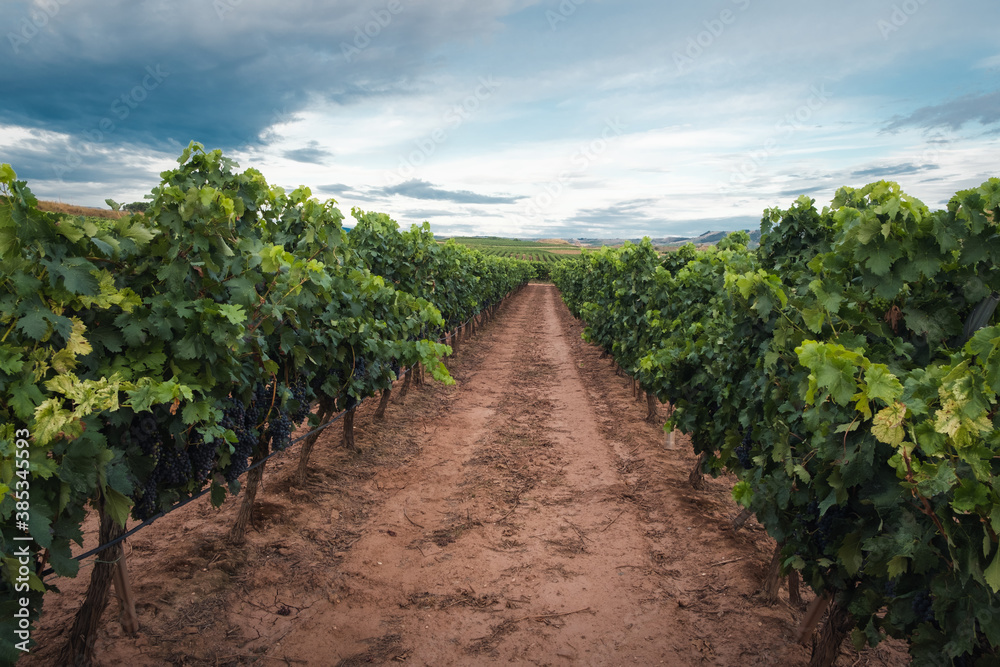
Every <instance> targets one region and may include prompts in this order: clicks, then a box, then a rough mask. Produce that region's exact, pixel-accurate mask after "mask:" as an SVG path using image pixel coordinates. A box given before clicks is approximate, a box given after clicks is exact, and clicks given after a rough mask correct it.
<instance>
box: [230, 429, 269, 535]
mask: <svg viewBox="0 0 1000 667" xmlns="http://www.w3.org/2000/svg"><path fill="white" fill-rule="evenodd" d="M265 438H266V436H263V435H262V436H261V438H260V442H259V444H258V446H257V449H258V452H257V453H256V454H254V457H253V459H252V460H251V462H250V465H251V467H252V466H253V465H255V464H257V463H260V465H259V466H257V467H256V468H254V469H253V470H251V471H250V472H249V473H247V481H246V488H245V489H244V490H243V502H241V503H240V509H239V512H237V514H236V523H234V524H233V527H232V528H231V529H230V530H229V542H230V543H231V544H236V545H240V544H245V543H246V540H247V526H249V525H250V522H251V521H252V520H253V504H254V502H255V501H256V500H257V489H258V488H259V487H260V482H261V480H262V479H264V466H265V465H266V464H265V463H263V461H264V460H265V459H266V458H267V440H266V439H265Z"/></svg>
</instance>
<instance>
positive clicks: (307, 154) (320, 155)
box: [283, 141, 333, 164]
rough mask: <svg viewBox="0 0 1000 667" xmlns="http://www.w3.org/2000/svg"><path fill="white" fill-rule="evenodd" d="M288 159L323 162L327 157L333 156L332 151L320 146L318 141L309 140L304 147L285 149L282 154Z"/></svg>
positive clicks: (313, 162) (312, 162)
mask: <svg viewBox="0 0 1000 667" xmlns="http://www.w3.org/2000/svg"><path fill="white" fill-rule="evenodd" d="M283 155H284V156H285V157H286V158H288V159H289V160H294V161H296V162H305V163H308V164H324V163H325V162H326V161H327V159H328V158H332V157H333V153H331V152H330V151H328V150H326V149H324V148H320V144H319V142H318V141H310V142H309V144H308V145H307V146H305V147H304V148H296V149H294V150H288V151H285V152H284V154H283Z"/></svg>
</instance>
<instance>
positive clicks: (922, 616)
mask: <svg viewBox="0 0 1000 667" xmlns="http://www.w3.org/2000/svg"><path fill="white" fill-rule="evenodd" d="M998 221H1000V179H991V180H989V181H987V182H986V183H984V184H983V185H982V186H980V187H978V188H975V189H971V190H965V191H962V192H959V193H957V194H956V195H955V196H954V197H953V198H952V199H951V201H950V202H949V204H948V206H947V208H945V209H944V210H936V211H931V210H929V209H928V208H927V207H926V206H925V205H924V204H923V203H921V202H920V201H919V200H917V199H915V198H913V197H910V196H908V195H906V194H904V193H903V192H902V191H901V190H900V189H899V186H898V185H896V184H895V183H889V182H878V183H873V184H870V185H868V186H866V187H864V188H860V189H853V188H842V189H841V190H839V191H838V192H837V194H836V197H835V199H834V200H833V202H832V205H831V206H829V207H826V208H824V209H822V210H817V209H816V207H815V205H814V201H813V200H811V199H809V198H808V197H801V198H799V199H798V200H797V201H796V202H795V203H794V204H793V205H792V206H791V207H790V208H789V209H787V210H780V209H770V210H767V211H765V213H764V216H763V220H762V223H761V231H762V237H761V241H760V246H759V247H758V248H754V249H751V248H750V247H749V246H750V239H749V236H748V235H747V234H746V233H744V232H736V233H733V234H730V235H729V236H728V237H727V238H726V239H724V240H722V241H721V242H719V244H718V245H717V246H715V247H713V248H709V249H705V250H697V249H695V248H694V246H692V245H688V246H685V247H683V248H681V249H680V250H679V251H677V252H675V253H668V254H666V255H664V256H662V257H661V256H660V255H659V254H658V253H657V252H656V251H655V250H654V249H653V247H652V245H651V244H650V243H649V242H648V240H644V241H643V242H642V243H641V244H639V245H631V244H627V245H626V246H625V247H624V248H621V249H618V250H612V249H602V250H600V251H597V252H592V253H585V254H584V255H583V257H581V258H580V259H575V260H568V261H566V262H563V263H561V264H560V265H558V266H557V267H555V268H553V270H552V274H553V277H554V280H555V282H556V284H557V285H558V286H559V288H560V289H561V290H562V293H563V298H564V299H565V301H566V303H567V305H568V306H569V308H570V309H571V311H572V312H573V313H574V315H577V316H578V317H581V318H582V319H583V320H584V322H585V324H586V329H585V337H586V338H587V339H588V340H590V341H592V342H594V343H596V344H598V345H600V346H602V347H603V348H604V349H605V350H606V351H607V352H608V353H610V354H612V355H613V356H614V358H615V359H616V361H617V363H618V364H619V365H620V366H621V367H622V368H623V369H625V370H626V371H627V372H629V373H630V374H631V375H633V376H634V377H635V378H636V379H637V380H638V382H639V383H640V384H641V386H642V388H643V389H645V390H647V391H649V392H652V393H654V394H655V395H656V396H657V397H658V398H659V399H660V400H663V401H669V402H671V403H672V404H673V405H674V406H675V408H676V410H675V412H674V413H673V414H672V416H671V419H670V420H669V421H668V423H667V428H674V427H676V428H678V429H680V430H681V431H683V432H685V433H688V434H690V436H691V441H692V443H693V446H694V450H695V452H697V453H699V454H701V455H702V458H701V459H700V460H701V461H702V469H703V470H704V471H705V472H709V473H712V474H720V473H722V472H724V471H728V472H730V473H733V474H735V475H736V476H737V477H738V479H739V482H738V483H737V484H736V486H735V488H734V490H733V495H734V497H735V498H736V500H737V501H739V502H740V503H742V504H743V505H745V506H746V507H749V508H750V509H752V510H753V512H754V513H755V515H756V517H757V519H758V520H759V521H760V522H761V524H762V525H763V526H764V527H765V528H766V529H767V531H768V533H769V534H770V535H771V536H772V537H773V538H774V539H775V540H776V541H777V542H778V544H779V547H780V563H781V567H782V569H783V571H784V572H786V573H788V572H791V571H794V572H797V573H798V574H799V575H800V576H801V577H802V578H803V580H804V581H805V582H806V583H807V584H808V585H810V586H811V587H812V589H813V590H814V591H815V592H816V594H817V596H819V599H820V600H821V601H822V600H829V601H830V614H829V615H828V620H827V622H826V624H825V626H824V629H823V630H822V632H821V640H820V642H818V643H817V644H816V645H815V646H816V648H815V649H814V653H813V663H812V664H814V665H826V664H832V661H833V660H835V659H836V655H837V653H838V651H839V644H840V640H841V639H843V637H844V636H845V634H846V633H848V632H850V633H851V636H852V639H853V641H854V644H855V645H856V646H858V647H861V646H864V645H866V644H867V645H872V646H874V645H876V644H878V643H879V642H880V641H881V640H882V639H883V638H885V637H886V636H891V637H898V638H903V639H905V640H907V641H908V642H909V646H910V652H911V655H912V658H913V664H914V665H941V664H956V665H963V664H995V661H996V660H997V658H998V654H1000V597H998V595H997V593H998V592H1000V547H998V539H997V534H998V532H1000V481H998V480H1000V477H998V473H1000V429H998V428H997V427H998V426H1000V409H998V407H1000V406H998V392H1000V327H998V326H996V325H995V321H996V318H995V317H994V311H995V308H996V305H997V303H998V302H1000V270H998V266H1000V234H998V231H1000V230H998V226H997V222H998Z"/></svg>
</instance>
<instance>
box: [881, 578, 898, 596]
mask: <svg viewBox="0 0 1000 667" xmlns="http://www.w3.org/2000/svg"><path fill="white" fill-rule="evenodd" d="M882 594H883V595H884V596H885V597H886V598H889V599H892V598H894V597H896V580H895V579H889V580H888V581H886V582H885V584H883V585H882Z"/></svg>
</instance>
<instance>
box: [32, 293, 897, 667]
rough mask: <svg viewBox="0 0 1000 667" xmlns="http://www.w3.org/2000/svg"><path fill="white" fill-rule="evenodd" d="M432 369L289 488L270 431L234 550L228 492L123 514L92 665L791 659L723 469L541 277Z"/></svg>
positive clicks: (854, 656)
mask: <svg viewBox="0 0 1000 667" xmlns="http://www.w3.org/2000/svg"><path fill="white" fill-rule="evenodd" d="M449 368H451V370H452V374H453V376H454V377H455V379H456V381H457V384H456V386H454V387H442V386H438V385H434V386H430V385H428V386H424V387H421V388H418V389H417V390H416V391H415V392H414V393H412V394H411V395H410V397H408V398H407V399H406V402H405V405H398V404H396V405H393V406H391V407H390V412H389V419H388V420H386V421H385V422H372V421H371V418H370V414H371V411H372V410H373V409H374V406H373V405H367V407H366V408H363V409H362V415H360V416H359V418H358V422H357V423H358V424H359V433H358V442H359V444H360V445H361V446H362V447H363V448H364V449H365V454H363V455H360V456H353V457H351V456H348V455H347V454H346V453H345V452H344V451H343V449H341V448H338V447H337V446H336V443H338V442H339V435H338V434H336V433H331V434H329V435H327V436H324V438H323V439H322V440H321V442H320V444H319V445H318V447H317V451H316V454H315V457H314V461H315V470H314V472H313V474H312V476H311V478H310V480H309V484H308V485H307V488H305V489H296V488H294V487H292V486H291V483H290V480H291V478H292V475H293V473H294V468H295V463H296V461H295V458H294V454H295V452H294V450H293V452H292V453H293V456H289V457H286V458H284V459H279V461H278V463H277V464H276V465H273V466H270V467H269V472H268V475H267V476H266V477H265V489H264V492H263V494H262V496H261V502H260V503H259V504H258V520H257V523H256V531H255V532H253V533H252V534H251V536H250V543H249V545H248V546H247V547H244V548H241V549H234V548H232V547H229V546H227V545H226V544H225V543H224V541H223V537H224V534H225V530H226V528H227V527H228V526H229V525H230V524H231V521H232V517H233V514H234V510H235V506H234V505H235V504H233V503H230V504H227V505H226V506H224V507H223V509H222V510H220V511H216V510H212V509H211V508H209V507H207V506H205V505H200V506H199V505H197V504H192V505H191V506H189V508H185V509H184V510H181V511H178V512H175V513H173V514H171V515H169V516H168V517H166V518H165V519H163V520H162V521H161V522H158V523H156V524H154V526H152V527H150V528H148V529H146V530H145V531H143V532H142V533H140V534H139V535H138V536H137V537H136V538H135V539H134V540H133V541H132V556H131V561H130V563H131V564H130V567H131V569H132V571H133V573H134V577H135V586H136V590H137V596H138V597H139V599H140V600H141V601H143V603H142V604H141V605H140V620H141V621H142V623H143V630H142V631H141V632H140V634H139V636H138V637H137V638H128V637H123V636H122V633H121V630H120V628H119V627H118V626H117V624H115V623H114V622H113V616H114V614H113V612H109V613H108V614H107V616H106V619H105V621H106V630H105V631H104V632H103V634H102V637H101V641H100V642H99V644H98V652H99V655H100V659H101V664H106V665H118V664H129V665H146V664H149V665H153V664H157V665H162V664H175V665H244V664H268V665H275V664H288V665H361V664H386V663H395V662H398V661H405V662H407V663H410V664H415V665H434V666H438V665H479V664H484V663H513V664H539V665H560V664H581V665H591V664H593V665H624V664H640V665H658V664H664V665H700V664H709V665H737V664H740V665H743V664H746V665H802V664H805V663H806V662H807V659H808V649H806V648H804V647H801V646H798V645H796V644H794V643H793V642H792V641H791V636H792V633H793V631H794V629H795V626H796V624H797V622H798V619H799V617H800V615H801V610H800V609H793V608H792V607H790V606H789V605H788V604H786V603H779V604H777V605H774V606H767V605H763V604H762V603H761V602H760V600H759V599H758V597H757V595H756V592H757V590H758V589H759V586H760V580H761V577H762V574H763V572H764V570H765V568H766V565H767V561H768V558H769V556H770V551H771V549H772V547H773V544H772V543H771V542H770V540H769V539H768V538H767V537H766V536H765V535H763V533H762V532H761V531H760V530H759V527H757V528H756V529H755V526H754V523H753V522H752V521H751V524H750V527H749V528H747V529H744V530H743V531H740V532H738V533H734V532H733V531H732V530H731V527H730V523H729V521H730V519H731V517H732V516H734V515H735V514H736V513H737V511H738V509H737V508H736V506H735V505H734V504H733V502H732V501H731V500H730V499H729V493H728V490H729V487H730V485H731V480H708V483H707V485H706V488H705V489H704V490H701V491H694V490H692V489H691V487H690V486H689V485H688V484H687V481H686V478H687V473H688V472H689V470H690V469H691V466H692V465H693V462H694V457H693V456H692V455H691V453H690V449H689V448H687V443H686V441H684V439H683V438H678V439H677V449H674V450H667V449H665V448H664V444H663V443H664V436H663V433H662V431H661V430H660V429H659V428H658V427H657V426H656V425H650V424H646V423H644V422H643V421H642V419H643V417H644V416H645V402H644V401H643V402H642V403H640V402H638V401H636V400H635V399H634V398H633V397H632V395H631V392H630V389H629V388H628V387H627V384H626V381H625V380H624V379H623V378H620V377H617V376H616V375H615V373H614V371H613V370H612V368H611V367H610V365H609V360H607V359H603V360H602V359H601V358H600V353H599V351H598V350H596V349H594V348H593V347H592V346H589V345H586V344H584V343H583V342H582V341H581V340H580V325H579V323H578V322H576V321H575V320H574V319H573V318H572V317H571V316H570V315H569V313H568V311H567V310H566V308H565V306H564V305H563V304H562V302H561V300H560V299H559V295H558V292H557V291H556V290H555V289H554V288H553V287H551V286H545V285H531V286H529V287H527V288H526V289H525V290H523V291H522V292H520V293H519V294H518V295H516V296H515V297H513V298H512V299H511V300H510V301H509V302H508V303H506V304H505V305H504V307H503V309H502V310H501V314H500V316H499V317H498V318H497V319H496V321H495V322H493V323H491V324H490V325H488V326H487V327H486V328H485V329H483V330H482V331H481V332H480V333H479V334H478V335H477V336H476V338H475V339H474V340H473V341H471V342H469V343H468V344H466V345H464V346H463V347H462V348H461V349H460V351H459V354H458V355H457V357H456V358H455V359H453V360H451V361H450V362H449ZM369 403H371V402H369ZM366 409H367V413H365V410H366ZM366 415H367V416H366ZM168 538H171V539H168ZM90 539H93V538H92V536H90ZM82 583H83V582H82V581H79V580H78V581H73V582H68V583H67V585H65V586H63V590H64V591H65V594H64V595H62V596H55V595H53V596H50V597H52V598H53V601H52V604H51V605H50V604H49V602H47V603H46V604H47V608H46V617H45V626H44V628H43V630H42V632H41V633H40V634H39V635H38V636H39V637H40V639H39V641H40V643H42V650H41V651H40V652H39V653H38V654H37V655H35V656H31V657H30V658H29V660H25V661H24V664H29V665H30V664H39V665H41V664H51V663H49V662H46V658H47V657H49V656H51V653H52V651H54V647H55V646H57V644H58V641H59V638H58V635H59V632H60V629H61V628H65V627H66V626H67V625H68V622H69V618H70V614H71V612H72V610H73V609H74V608H75V606H76V605H78V604H79V600H80V599H81V596H82ZM786 599H787V598H786ZM45 642H49V645H46V643H45ZM844 652H845V655H844V657H843V658H842V661H843V662H844V664H858V665H868V664H870V665H903V664H906V661H905V659H904V658H903V657H901V655H900V651H899V648H898V647H893V646H887V645H883V646H880V647H879V648H878V649H876V650H870V651H867V652H865V653H864V654H858V653H856V652H854V651H853V650H852V649H849V648H847V647H845V651H844ZM848 660H850V662H847V661H848Z"/></svg>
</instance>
